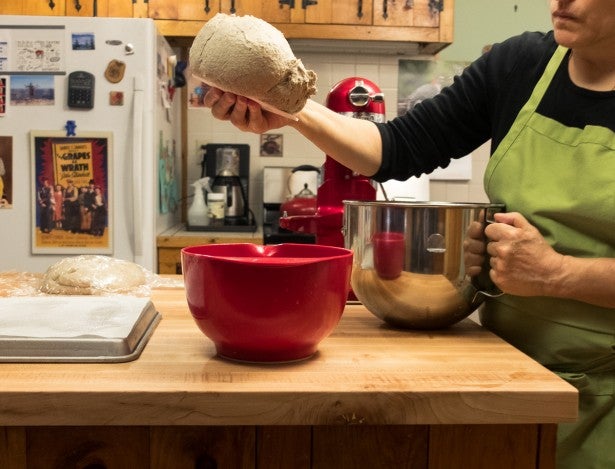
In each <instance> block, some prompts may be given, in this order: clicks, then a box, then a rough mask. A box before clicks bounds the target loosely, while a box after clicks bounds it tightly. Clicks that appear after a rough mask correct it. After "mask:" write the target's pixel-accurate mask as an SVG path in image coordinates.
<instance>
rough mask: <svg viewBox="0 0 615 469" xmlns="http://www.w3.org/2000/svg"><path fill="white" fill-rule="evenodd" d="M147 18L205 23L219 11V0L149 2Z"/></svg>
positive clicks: (158, 0)
mask: <svg viewBox="0 0 615 469" xmlns="http://www.w3.org/2000/svg"><path fill="white" fill-rule="evenodd" d="M148 5H149V6H148V16H149V17H150V18H154V19H157V20H191V21H207V20H208V19H210V18H211V17H212V16H214V15H215V14H216V13H218V12H219V11H220V0H149V3H148Z"/></svg>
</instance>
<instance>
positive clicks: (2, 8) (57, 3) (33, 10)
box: [0, 0, 70, 16]
mask: <svg viewBox="0 0 615 469" xmlns="http://www.w3.org/2000/svg"><path fill="white" fill-rule="evenodd" d="M65 1H66V0H3V1H2V2H0V3H1V4H0V14H3V15H44V16H63V15H64V11H65V5H66V3H65ZM68 1H70V0H68Z"/></svg>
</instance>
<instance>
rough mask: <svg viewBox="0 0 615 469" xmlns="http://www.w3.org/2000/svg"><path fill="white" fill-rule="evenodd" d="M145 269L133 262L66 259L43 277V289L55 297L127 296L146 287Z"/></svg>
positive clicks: (88, 258) (80, 258)
mask: <svg viewBox="0 0 615 469" xmlns="http://www.w3.org/2000/svg"><path fill="white" fill-rule="evenodd" d="M145 282H146V276H145V272H144V269H143V268H142V267H141V266H139V265H137V264H134V263H133V262H129V261H125V260H122V259H115V258H113V257H107V256H97V255H83V256H75V257H66V258H64V259H61V260H59V261H58V262H56V263H55V264H53V265H51V266H50V267H49V268H48V269H47V271H46V272H45V273H44V274H43V279H42V282H41V287H40V290H41V291H42V292H44V293H50V294H54V295H95V294H99V293H126V292H130V291H131V290H133V289H135V288H137V287H139V286H141V285H144V284H145Z"/></svg>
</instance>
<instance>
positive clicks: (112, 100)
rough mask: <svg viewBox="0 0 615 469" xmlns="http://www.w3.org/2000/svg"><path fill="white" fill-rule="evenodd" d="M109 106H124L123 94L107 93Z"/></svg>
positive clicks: (121, 92)
mask: <svg viewBox="0 0 615 469" xmlns="http://www.w3.org/2000/svg"><path fill="white" fill-rule="evenodd" d="M109 105H110V106H123V105H124V92H123V91H109Z"/></svg>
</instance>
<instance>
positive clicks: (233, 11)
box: [231, 0, 237, 15]
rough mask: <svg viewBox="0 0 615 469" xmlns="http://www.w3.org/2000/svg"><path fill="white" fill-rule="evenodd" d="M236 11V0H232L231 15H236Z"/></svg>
mask: <svg viewBox="0 0 615 469" xmlns="http://www.w3.org/2000/svg"><path fill="white" fill-rule="evenodd" d="M236 11H237V10H235V0H231V15H234V14H235V12H236Z"/></svg>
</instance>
